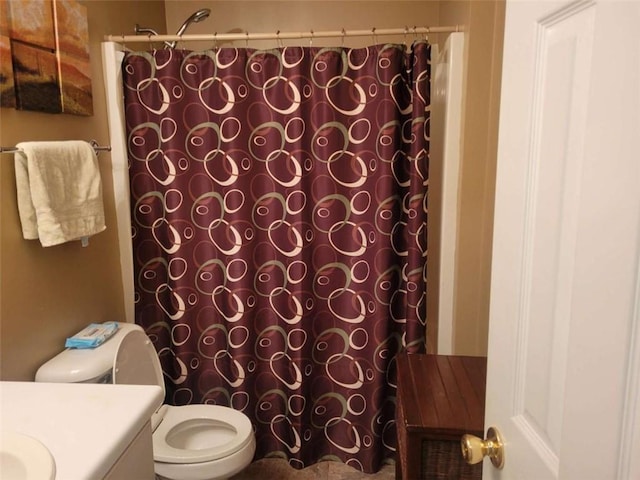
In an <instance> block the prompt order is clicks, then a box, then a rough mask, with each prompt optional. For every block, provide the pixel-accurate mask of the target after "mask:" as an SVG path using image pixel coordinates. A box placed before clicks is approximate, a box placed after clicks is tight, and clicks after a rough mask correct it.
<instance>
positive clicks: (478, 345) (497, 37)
mask: <svg viewBox="0 0 640 480" xmlns="http://www.w3.org/2000/svg"><path fill="white" fill-rule="evenodd" d="M440 22H441V24H464V25H465V28H466V30H465V31H466V33H467V35H466V37H465V58H466V65H465V66H466V72H465V78H464V84H463V85H464V87H463V88H464V90H465V93H464V97H463V106H462V108H463V112H464V118H463V123H462V137H463V139H462V161H461V165H460V194H459V197H458V201H459V224H458V242H457V246H456V281H455V287H454V298H455V305H454V323H453V336H454V346H453V351H454V353H455V354H458V355H486V353H487V333H488V325H489V294H490V281H491V249H492V237H493V205H494V195H495V176H496V174H495V172H496V157H497V139H498V110H499V96H500V78H501V75H502V42H503V34H504V2H503V1H502V0H497V1H483V0H458V1H456V0H454V1H443V2H441V4H440Z"/></svg>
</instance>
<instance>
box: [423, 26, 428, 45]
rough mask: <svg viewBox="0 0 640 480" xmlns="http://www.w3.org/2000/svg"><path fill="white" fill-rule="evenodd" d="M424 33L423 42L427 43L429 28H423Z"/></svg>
mask: <svg viewBox="0 0 640 480" xmlns="http://www.w3.org/2000/svg"><path fill="white" fill-rule="evenodd" d="M424 28H425V29H426V32H424V41H425V42H427V43H429V27H424Z"/></svg>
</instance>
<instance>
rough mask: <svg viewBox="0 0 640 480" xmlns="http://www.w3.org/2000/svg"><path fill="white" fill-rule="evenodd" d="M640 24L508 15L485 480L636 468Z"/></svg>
mask: <svg viewBox="0 0 640 480" xmlns="http://www.w3.org/2000/svg"><path fill="white" fill-rule="evenodd" d="M638 21H640V3H638V2H607V1H602V2H597V1H585V2H572V3H568V2H525V1H511V2H509V3H508V4H507V11H506V29H505V52H504V69H503V84H502V85H503V87H502V88H503V90H502V98H501V105H502V106H501V119H500V140H499V153H498V174H497V175H498V176H497V187H496V216H495V227H494V252H493V270H492V293H491V296H492V298H491V316H490V333H489V364H488V379H487V411H486V421H485V426H487V427H488V426H491V425H495V426H497V427H498V428H499V429H500V430H501V431H502V434H503V436H504V438H505V443H506V445H505V453H506V462H505V467H504V469H503V470H502V471H498V470H496V469H494V468H493V467H491V464H490V463H488V462H487V463H485V467H484V474H485V478H505V479H511V478H519V479H520V478H522V479H528V478H530V479H536V480H538V479H544V478H562V479H576V480H577V479H581V480H582V479H590V478H593V479H603V478H607V479H608V478H618V475H620V474H621V472H623V471H630V469H631V468H632V467H631V461H630V460H625V458H627V457H629V458H631V457H632V455H627V454H626V453H625V451H627V450H629V449H630V448H634V447H638V443H637V440H628V441H625V440H624V439H625V438H629V439H631V438H637V427H625V426H624V425H625V424H631V425H633V420H634V418H635V417H633V415H631V414H630V413H629V412H633V411H635V410H634V409H635V408H636V407H637V406H638V400H637V390H638V388H637V382H635V380H633V379H634V378H635V377H634V376H633V374H632V372H634V371H635V372H636V373H637V372H638V361H637V351H638V343H639V342H638V340H637V338H636V337H637V335H638V334H637V324H638V321H639V318H638V313H637V312H638V305H639V304H640V301H639V295H638V286H637V283H638V271H639V268H638V258H639V255H640V249H639V245H640V230H639V226H640V155H639V154H638V151H637V150H636V145H635V143H636V140H634V138H640V121H639V112H640V93H639V91H640V88H639V85H640V74H639V71H640V48H639V46H640V40H639V39H640V37H639V35H638V33H637V32H638V31H639V30H638V27H637V25H638V23H637V22H638ZM632 417H633V418H632ZM625 419H626V420H625ZM636 424H637V422H636ZM625 428H626V430H625ZM633 428H636V429H635V430H633ZM630 430H631V431H633V432H634V433H633V434H632V433H631V431H630ZM634 435H635V436H634ZM629 451H630V450H629ZM625 455H626V456H625ZM625 469H626V470H625ZM619 478H623V477H619Z"/></svg>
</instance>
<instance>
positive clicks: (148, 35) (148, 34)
mask: <svg viewBox="0 0 640 480" xmlns="http://www.w3.org/2000/svg"><path fill="white" fill-rule="evenodd" d="M147 40H149V50H151V51H152V52H153V53H154V54H155V53H156V47H154V46H153V42H152V41H151V32H149V33H147Z"/></svg>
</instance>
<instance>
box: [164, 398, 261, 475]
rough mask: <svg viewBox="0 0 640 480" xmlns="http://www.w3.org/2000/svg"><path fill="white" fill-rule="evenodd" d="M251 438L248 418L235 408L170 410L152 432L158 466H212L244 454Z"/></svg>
mask: <svg viewBox="0 0 640 480" xmlns="http://www.w3.org/2000/svg"><path fill="white" fill-rule="evenodd" d="M187 432H188V433H187ZM252 437H253V428H252V426H251V422H250V421H249V418H247V416H246V415H244V414H243V413H241V412H238V411H236V410H234V409H232V408H229V407H222V406H219V405H184V406H180V407H173V406H167V411H166V413H165V415H164V418H163V420H162V422H161V423H160V425H159V426H158V427H157V428H156V430H155V431H154V432H153V457H154V460H155V461H156V462H165V463H200V462H209V461H212V460H217V459H220V458H223V457H227V456H229V455H231V454H233V453H235V452H237V451H239V450H241V449H242V448H244V447H245V446H246V445H247V444H248V443H250V442H251V439H252ZM209 445H211V446H209Z"/></svg>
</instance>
